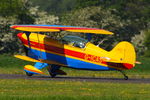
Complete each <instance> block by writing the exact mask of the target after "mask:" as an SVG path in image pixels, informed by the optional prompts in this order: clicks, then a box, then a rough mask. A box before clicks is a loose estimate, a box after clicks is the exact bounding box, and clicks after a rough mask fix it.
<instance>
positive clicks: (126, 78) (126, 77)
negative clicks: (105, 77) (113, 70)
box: [119, 70, 128, 80]
mask: <svg viewBox="0 0 150 100" xmlns="http://www.w3.org/2000/svg"><path fill="white" fill-rule="evenodd" d="M119 71H120V72H121V73H122V75H123V76H124V79H125V80H128V76H127V75H126V74H125V72H124V71H122V70H119Z"/></svg>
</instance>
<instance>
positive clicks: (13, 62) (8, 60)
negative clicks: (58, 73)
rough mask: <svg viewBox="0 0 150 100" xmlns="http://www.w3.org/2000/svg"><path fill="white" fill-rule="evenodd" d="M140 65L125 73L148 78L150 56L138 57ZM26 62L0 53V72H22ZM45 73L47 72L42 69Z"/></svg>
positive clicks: (106, 73)
mask: <svg viewBox="0 0 150 100" xmlns="http://www.w3.org/2000/svg"><path fill="white" fill-rule="evenodd" d="M139 61H141V62H142V64H141V65H136V67H134V68H133V69H131V70H128V71H126V73H127V75H128V76H129V77H130V78H131V77H133V78H150V74H149V73H150V68H149V65H150V58H142V57H141V58H140V59H139ZM27 64H31V65H33V64H34V63H31V62H27V61H23V60H20V59H17V58H14V57H13V56H9V55H0V73H3V74H24V71H23V67H24V66H25V65H27ZM62 69H63V70H64V71H65V72H67V74H68V76H83V77H84V76H89V77H110V78H111V77H114V78H122V77H123V76H122V75H121V74H120V72H118V71H85V70H76V69H69V68H62ZM43 71H44V72H45V74H46V75H48V72H47V70H46V69H44V70H43Z"/></svg>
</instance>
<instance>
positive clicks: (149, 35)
mask: <svg viewBox="0 0 150 100" xmlns="http://www.w3.org/2000/svg"><path fill="white" fill-rule="evenodd" d="M145 35H146V38H145V41H144V43H145V46H146V47H147V50H146V51H145V56H148V57H150V29H148V30H146V31H145Z"/></svg>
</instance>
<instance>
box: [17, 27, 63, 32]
mask: <svg viewBox="0 0 150 100" xmlns="http://www.w3.org/2000/svg"><path fill="white" fill-rule="evenodd" d="M15 29H17V30H20V31H27V32H59V31H60V30H59V29H46V28H31V27H17V28H15Z"/></svg>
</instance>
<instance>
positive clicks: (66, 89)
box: [0, 79, 150, 100]
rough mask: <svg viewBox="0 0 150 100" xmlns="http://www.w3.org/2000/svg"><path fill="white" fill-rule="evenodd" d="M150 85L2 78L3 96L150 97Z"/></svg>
mask: <svg viewBox="0 0 150 100" xmlns="http://www.w3.org/2000/svg"><path fill="white" fill-rule="evenodd" d="M149 94H150V84H140V85H139V84H125V83H96V82H79V81H76V82H73V81H44V80H43V81H39V80H23V79H18V80H11V79H10V80H6V79H2V80H0V99H1V100H2V99H5V100H7V99H8V100H10V99H15V100H16V99H23V100H26V99H37V100H38V99H42V100H100V99H101V100H149V98H150V95H149Z"/></svg>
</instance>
